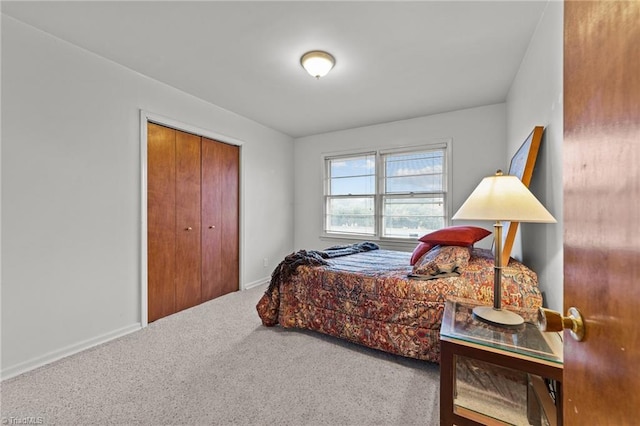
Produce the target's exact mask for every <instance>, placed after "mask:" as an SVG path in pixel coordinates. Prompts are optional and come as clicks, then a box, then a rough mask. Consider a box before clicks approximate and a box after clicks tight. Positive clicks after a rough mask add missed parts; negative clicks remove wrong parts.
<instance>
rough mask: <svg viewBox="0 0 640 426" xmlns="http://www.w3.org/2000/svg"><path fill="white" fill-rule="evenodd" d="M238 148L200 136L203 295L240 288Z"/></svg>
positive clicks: (216, 294)
mask: <svg viewBox="0 0 640 426" xmlns="http://www.w3.org/2000/svg"><path fill="white" fill-rule="evenodd" d="M238 185H239V148H238V147H237V146H233V145H228V144H225V143H221V142H217V141H214V140H211V139H207V138H202V298H203V300H210V299H213V298H215V297H218V296H221V295H223V294H227V293H230V292H232V291H236V290H238V288H239V279H238V278H239V277H238V269H239V262H238V248H239V242H238V237H239V232H238V225H239V222H238V217H239V214H238V213H239V208H238V194H239V193H238V190H239V186H238Z"/></svg>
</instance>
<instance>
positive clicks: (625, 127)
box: [563, 1, 640, 425]
mask: <svg viewBox="0 0 640 426" xmlns="http://www.w3.org/2000/svg"><path fill="white" fill-rule="evenodd" d="M564 16H565V30H564V146H563V163H564V168H563V175H564V228H565V229H564V262H565V266H564V268H565V272H564V305H565V310H566V309H567V308H568V307H570V306H575V307H577V308H578V309H579V310H580V311H581V312H582V314H583V316H584V319H585V321H586V336H585V338H584V340H583V341H582V342H576V341H575V340H573V339H572V338H571V337H570V336H569V334H568V333H566V332H565V334H564V338H565V355H564V360H565V361H564V362H565V364H564V399H563V401H564V419H565V424H567V425H631V424H638V409H639V407H640V326H639V325H638V318H639V317H638V313H639V312H640V50H639V49H640V48H639V46H640V2H638V1H584V2H583V1H567V2H565V11H564Z"/></svg>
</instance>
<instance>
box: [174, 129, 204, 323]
mask: <svg viewBox="0 0 640 426" xmlns="http://www.w3.org/2000/svg"><path fill="white" fill-rule="evenodd" d="M175 132H176V204H175V206H176V227H175V230H176V311H181V310H183V309H187V308H190V307H192V306H195V305H197V304H199V303H201V301H202V293H201V275H200V270H201V244H200V234H201V224H200V221H201V219H200V210H201V203H200V190H201V184H200V179H201V177H200V139H201V138H200V137H199V136H196V135H192V134H189V133H185V132H180V131H177V130H176V131H175Z"/></svg>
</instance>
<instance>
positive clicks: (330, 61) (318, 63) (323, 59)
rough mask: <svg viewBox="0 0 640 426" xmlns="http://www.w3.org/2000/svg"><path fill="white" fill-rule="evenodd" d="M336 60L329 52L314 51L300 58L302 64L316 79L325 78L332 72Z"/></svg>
mask: <svg viewBox="0 0 640 426" xmlns="http://www.w3.org/2000/svg"><path fill="white" fill-rule="evenodd" d="M335 63H336V60H335V59H334V58H333V56H331V55H330V54H329V53H327V52H322V51H320V50H313V51H311V52H307V53H305V54H304V55H302V57H301V58H300V64H301V65H302V67H303V68H304V69H305V70H307V72H308V73H309V74H311V75H312V76H313V77H315V78H320V77H324V76H325V75H327V73H329V71H331V68H333V66H334V65H335Z"/></svg>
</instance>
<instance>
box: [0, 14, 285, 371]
mask: <svg viewBox="0 0 640 426" xmlns="http://www.w3.org/2000/svg"><path fill="white" fill-rule="evenodd" d="M214 77H215V76H214ZM140 109H143V110H145V111H148V112H152V113H155V114H158V115H162V116H166V117H170V118H172V119H174V120H176V121H180V122H184V123H186V124H190V125H192V126H195V127H198V128H202V129H206V130H208V131H211V132H215V133H218V134H223V135H228V136H230V137H232V138H234V139H239V140H242V141H244V144H243V146H242V165H241V167H242V172H241V174H242V194H241V200H242V201H241V203H242V205H243V216H242V218H241V229H242V230H243V234H242V240H241V242H240V243H241V262H242V264H241V277H242V283H241V285H243V286H247V285H250V284H255V283H257V282H264V281H266V279H267V278H268V277H269V274H270V272H271V270H272V269H273V267H274V266H275V264H277V262H278V261H279V260H280V259H281V258H282V257H283V256H285V255H286V254H287V253H289V252H290V251H291V247H292V244H293V201H292V200H293V183H292V182H293V173H292V168H291V163H292V161H293V147H292V140H291V138H290V137H288V136H286V135H283V134H281V133H278V132H276V131H273V130H271V129H268V128H266V127H264V126H262V125H260V124H257V123H255V122H253V121H250V120H248V119H246V118H243V117H241V116H238V115H236V114H233V113H230V112H228V111H225V110H223V109H221V108H219V107H216V106H215V105H211V104H208V103H206V102H203V101H201V100H199V99H197V98H194V97H192V96H190V95H187V94H185V93H183V92H180V91H178V90H176V89H173V88H171V87H169V86H166V85H164V84H161V83H159V82H156V81H154V80H151V79H149V78H146V77H144V76H142V75H140V74H138V73H135V72H132V71H131V70H128V69H126V68H124V67H121V66H119V65H117V64H115V63H113V62H110V61H108V60H106V59H103V58H101V57H98V56H96V55H94V54H91V53H89V52H87V51H84V50H82V49H80V48H77V47H75V46H72V45H70V44H68V43H66V42H63V41H61V40H59V39H56V38H54V37H51V36H49V35H47V34H45V33H43V32H40V31H38V30H35V29H33V28H31V27H29V26H26V25H24V24H22V23H20V22H18V21H15V20H13V19H12V18H8V17H5V16H3V17H2V124H3V127H2V207H3V211H2V255H3V258H2V375H3V377H8V376H11V375H14V374H16V373H19V372H21V371H24V370H26V369H29V368H33V367H34V366H37V365H40V364H42V363H45V362H47V361H50V360H53V359H55V358H58V357H61V356H64V355H67V354H69V353H72V352H75V351H78V350H81V349H84V348H86V347H89V346H91V345H94V344H96V343H99V342H102V341H104V340H108V339H110V338H113V337H116V336H118V335H121V334H124V333H127V332H130V331H133V330H136V329H137V328H138V327H139V322H140V305H141V301H140V266H139V265H140V261H141V260H140V234H141V224H140V218H141V206H140V200H141V194H140V174H141V170H140V169H141V168H140ZM264 258H268V259H269V264H268V266H267V267H264V266H263V259H264Z"/></svg>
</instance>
